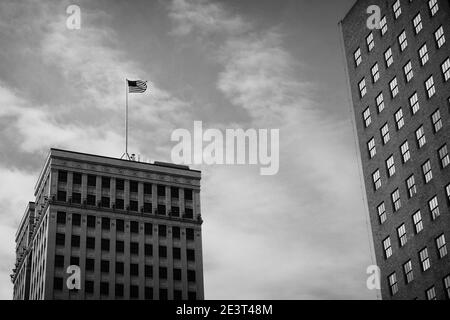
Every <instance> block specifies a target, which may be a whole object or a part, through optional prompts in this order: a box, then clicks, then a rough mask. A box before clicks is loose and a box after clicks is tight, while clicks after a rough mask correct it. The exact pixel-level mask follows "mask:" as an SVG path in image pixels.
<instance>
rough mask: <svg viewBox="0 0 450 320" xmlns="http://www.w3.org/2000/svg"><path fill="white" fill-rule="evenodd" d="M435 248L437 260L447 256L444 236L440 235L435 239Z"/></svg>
mask: <svg viewBox="0 0 450 320" xmlns="http://www.w3.org/2000/svg"><path fill="white" fill-rule="evenodd" d="M436 247H437V249H438V252H439V258H441V259H442V258H444V257H446V256H447V243H446V242H445V235H444V234H441V235H440V236H439V237H438V238H437V239H436Z"/></svg>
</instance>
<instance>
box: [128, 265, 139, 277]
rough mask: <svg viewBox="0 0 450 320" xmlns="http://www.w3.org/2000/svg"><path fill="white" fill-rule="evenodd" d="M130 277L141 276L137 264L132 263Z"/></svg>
mask: <svg viewBox="0 0 450 320" xmlns="http://www.w3.org/2000/svg"><path fill="white" fill-rule="evenodd" d="M130 276H133V277H138V276H139V265H138V264H137V263H130Z"/></svg>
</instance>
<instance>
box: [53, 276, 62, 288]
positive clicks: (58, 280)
mask: <svg viewBox="0 0 450 320" xmlns="http://www.w3.org/2000/svg"><path fill="white" fill-rule="evenodd" d="M53 289H54V290H57V291H61V290H62V289H63V279H62V278H60V277H54V278H53Z"/></svg>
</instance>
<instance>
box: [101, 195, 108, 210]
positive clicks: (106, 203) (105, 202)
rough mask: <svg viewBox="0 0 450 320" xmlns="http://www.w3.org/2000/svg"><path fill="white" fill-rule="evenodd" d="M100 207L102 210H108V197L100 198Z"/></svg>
mask: <svg viewBox="0 0 450 320" xmlns="http://www.w3.org/2000/svg"><path fill="white" fill-rule="evenodd" d="M101 205H102V208H109V197H102V200H101Z"/></svg>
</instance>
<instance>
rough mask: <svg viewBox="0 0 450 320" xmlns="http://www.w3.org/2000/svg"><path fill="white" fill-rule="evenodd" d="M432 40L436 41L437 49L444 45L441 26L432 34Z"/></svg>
mask: <svg viewBox="0 0 450 320" xmlns="http://www.w3.org/2000/svg"><path fill="white" fill-rule="evenodd" d="M434 38H435V39H436V46H437V47H438V49H439V48H441V47H442V46H443V45H444V44H445V35H444V28H443V27H442V26H440V27H439V28H438V29H437V30H436V31H435V32H434Z"/></svg>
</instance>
